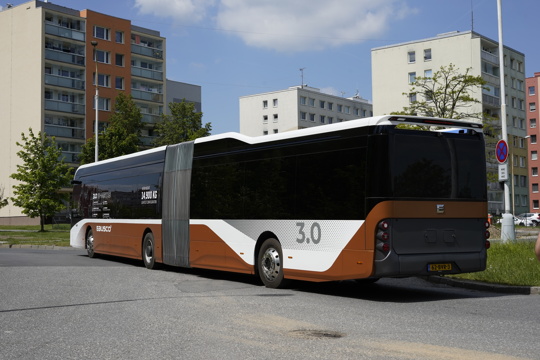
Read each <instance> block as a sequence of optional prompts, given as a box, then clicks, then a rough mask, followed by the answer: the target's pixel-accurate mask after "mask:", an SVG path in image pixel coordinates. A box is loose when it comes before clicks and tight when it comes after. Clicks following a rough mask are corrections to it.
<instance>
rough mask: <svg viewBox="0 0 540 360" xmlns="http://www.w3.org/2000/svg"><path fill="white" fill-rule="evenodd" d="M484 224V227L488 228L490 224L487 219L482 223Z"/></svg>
mask: <svg viewBox="0 0 540 360" xmlns="http://www.w3.org/2000/svg"><path fill="white" fill-rule="evenodd" d="M484 226H485V227H486V229H489V227H490V226H491V224H490V223H489V221H486V222H485V223H484Z"/></svg>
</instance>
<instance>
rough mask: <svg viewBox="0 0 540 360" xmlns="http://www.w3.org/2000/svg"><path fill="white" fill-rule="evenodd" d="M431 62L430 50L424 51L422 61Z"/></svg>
mask: <svg viewBox="0 0 540 360" xmlns="http://www.w3.org/2000/svg"><path fill="white" fill-rule="evenodd" d="M430 60H431V49H424V61H430Z"/></svg>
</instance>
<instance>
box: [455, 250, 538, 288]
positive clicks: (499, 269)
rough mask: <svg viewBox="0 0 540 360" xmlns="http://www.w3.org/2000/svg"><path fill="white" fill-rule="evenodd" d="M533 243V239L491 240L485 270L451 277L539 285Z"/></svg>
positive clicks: (495, 282)
mask: <svg viewBox="0 0 540 360" xmlns="http://www.w3.org/2000/svg"><path fill="white" fill-rule="evenodd" d="M534 244H535V243H534V241H517V242H506V243H503V242H500V241H496V242H492V243H491V248H490V249H489V250H488V259H487V266H486V270H484V271H481V272H476V273H469V274H459V275H451V277H454V278H460V279H468V280H477V281H483V282H487V283H494V284H504V285H520V286H540V262H539V261H538V260H537V259H536V256H535V255H534Z"/></svg>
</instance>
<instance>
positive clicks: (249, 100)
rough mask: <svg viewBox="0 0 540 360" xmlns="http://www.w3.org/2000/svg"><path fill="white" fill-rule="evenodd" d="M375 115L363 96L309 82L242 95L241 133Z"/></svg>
mask: <svg viewBox="0 0 540 360" xmlns="http://www.w3.org/2000/svg"><path fill="white" fill-rule="evenodd" d="M372 115H373V111H372V105H371V104H370V103H369V101H368V100H366V99H362V98H361V97H360V96H358V95H357V96H353V97H350V98H344V97H339V96H335V95H330V94H325V93H322V92H321V91H320V89H317V88H314V87H309V86H305V85H304V86H292V87H290V88H288V89H285V90H278V91H272V92H267V93H262V94H255V95H247V96H242V97H240V133H242V134H244V135H248V136H260V135H268V134H275V133H279V132H284V131H291V130H298V129H304V128H307V127H312V126H319V125H325V124H332V123H335V122H342V121H347V120H352V119H358V118H363V117H369V116H372Z"/></svg>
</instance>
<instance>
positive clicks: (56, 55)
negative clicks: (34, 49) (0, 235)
mask: <svg viewBox="0 0 540 360" xmlns="http://www.w3.org/2000/svg"><path fill="white" fill-rule="evenodd" d="M45 59H47V60H54V61H60V62H64V63H68V64H73V65H79V66H84V56H82V55H77V54H75V53H70V52H66V51H62V50H54V49H45Z"/></svg>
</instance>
